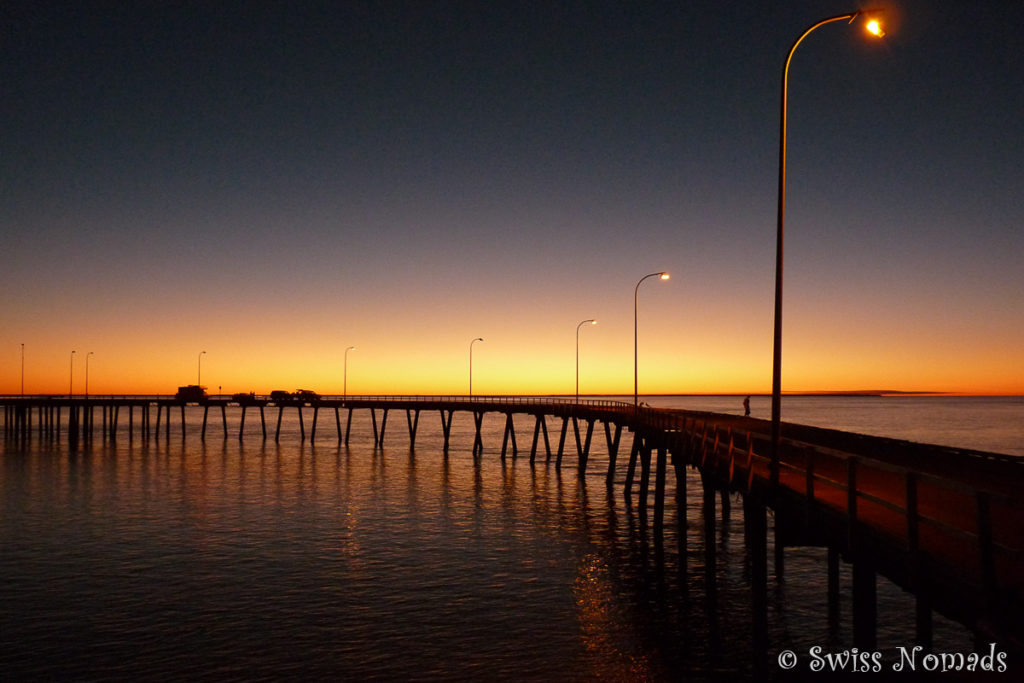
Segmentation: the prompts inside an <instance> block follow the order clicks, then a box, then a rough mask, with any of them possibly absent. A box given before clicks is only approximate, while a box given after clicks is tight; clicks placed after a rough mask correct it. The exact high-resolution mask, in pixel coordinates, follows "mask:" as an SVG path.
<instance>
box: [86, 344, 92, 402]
mask: <svg viewBox="0 0 1024 683" xmlns="http://www.w3.org/2000/svg"><path fill="white" fill-rule="evenodd" d="M91 355H93V352H92V351H90V352H89V353H87V354H85V397H86V398H89V356H91Z"/></svg>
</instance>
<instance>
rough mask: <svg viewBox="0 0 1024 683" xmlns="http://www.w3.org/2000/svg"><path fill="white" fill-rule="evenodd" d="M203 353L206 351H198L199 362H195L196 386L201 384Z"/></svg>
mask: <svg viewBox="0 0 1024 683" xmlns="http://www.w3.org/2000/svg"><path fill="white" fill-rule="evenodd" d="M204 353H206V351H200V352H199V362H198V363H197V366H198V367H197V369H196V386H197V387H201V386H203V354H204Z"/></svg>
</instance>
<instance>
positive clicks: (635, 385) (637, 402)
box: [633, 271, 669, 406]
mask: <svg viewBox="0 0 1024 683" xmlns="http://www.w3.org/2000/svg"><path fill="white" fill-rule="evenodd" d="M649 277H657V278H659V279H661V280H667V279H668V277H669V276H668V273H666V272H664V271H662V272H660V273H651V274H650V275H644V276H643V277H642V278H640V282H637V283H636V287H635V288H634V289H633V405H634V406H638V405H640V394H639V386H640V384H639V373H638V367H639V364H638V361H637V357H638V355H639V353H638V351H639V342H638V341H637V340H638V334H637V328H638V325H637V320H638V315H637V302H638V298H639V292H640V283H641V282H643V281H644V280H646V279H647V278H649Z"/></svg>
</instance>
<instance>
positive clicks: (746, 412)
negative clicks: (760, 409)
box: [743, 396, 750, 417]
mask: <svg viewBox="0 0 1024 683" xmlns="http://www.w3.org/2000/svg"><path fill="white" fill-rule="evenodd" d="M743 417H750V397H749V396H747V397H746V398H745V399H743Z"/></svg>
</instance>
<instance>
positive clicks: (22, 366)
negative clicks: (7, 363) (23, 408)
mask: <svg viewBox="0 0 1024 683" xmlns="http://www.w3.org/2000/svg"><path fill="white" fill-rule="evenodd" d="M21 395H22V396H24V395H25V345H24V344H22V345H21Z"/></svg>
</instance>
